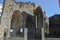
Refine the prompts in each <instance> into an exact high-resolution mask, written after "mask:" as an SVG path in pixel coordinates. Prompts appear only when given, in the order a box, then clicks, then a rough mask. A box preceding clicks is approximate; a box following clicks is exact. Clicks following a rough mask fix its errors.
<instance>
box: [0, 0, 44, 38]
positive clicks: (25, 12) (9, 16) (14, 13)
mask: <svg viewBox="0 0 60 40" xmlns="http://www.w3.org/2000/svg"><path fill="white" fill-rule="evenodd" d="M43 14H44V11H43V9H42V8H41V6H38V5H37V4H35V3H31V2H25V3H24V2H18V3H17V2H15V0H5V4H4V10H3V14H2V17H1V27H2V29H1V30H0V31H2V32H1V33H0V35H1V37H3V35H4V29H8V30H10V28H11V27H12V28H14V29H18V28H20V27H24V28H25V27H26V26H27V25H26V23H27V18H28V17H29V18H30V19H31V20H28V23H30V24H28V25H31V24H34V25H32V26H34V27H31V28H32V30H35V23H36V22H35V21H36V20H34V17H35V16H36V15H37V17H38V18H37V22H38V23H37V24H38V25H37V29H36V32H37V34H41V28H42V27H43ZM14 19H15V20H14ZM12 20H13V21H12ZM32 20H33V21H34V22H33V21H32ZM14 21H15V22H14ZM17 24H19V25H17ZM15 25H16V26H15ZM17 26H18V27H17ZM28 28H29V27H28ZM7 37H10V35H9V31H8V35H7Z"/></svg>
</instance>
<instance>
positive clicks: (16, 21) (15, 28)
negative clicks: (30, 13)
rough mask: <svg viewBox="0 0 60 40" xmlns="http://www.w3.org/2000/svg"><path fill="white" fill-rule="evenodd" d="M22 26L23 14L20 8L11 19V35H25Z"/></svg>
mask: <svg viewBox="0 0 60 40" xmlns="http://www.w3.org/2000/svg"><path fill="white" fill-rule="evenodd" d="M21 28H22V15H21V12H20V11H19V10H16V11H14V13H13V15H12V19H11V27H10V29H11V30H10V32H11V33H10V36H11V37H20V36H22V35H23V30H20V29H21Z"/></svg>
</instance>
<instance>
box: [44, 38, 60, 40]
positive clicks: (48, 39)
mask: <svg viewBox="0 0 60 40" xmlns="http://www.w3.org/2000/svg"><path fill="white" fill-rule="evenodd" d="M45 40H60V38H45Z"/></svg>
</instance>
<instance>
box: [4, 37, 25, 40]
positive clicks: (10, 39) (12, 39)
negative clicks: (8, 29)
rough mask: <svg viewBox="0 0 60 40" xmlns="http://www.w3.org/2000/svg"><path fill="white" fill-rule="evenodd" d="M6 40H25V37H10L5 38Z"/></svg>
mask: <svg viewBox="0 0 60 40" xmlns="http://www.w3.org/2000/svg"><path fill="white" fill-rule="evenodd" d="M4 40H24V38H23V37H9V38H4Z"/></svg>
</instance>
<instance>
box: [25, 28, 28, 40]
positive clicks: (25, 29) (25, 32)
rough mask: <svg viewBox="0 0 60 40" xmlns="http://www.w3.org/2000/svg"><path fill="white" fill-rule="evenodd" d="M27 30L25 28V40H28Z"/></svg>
mask: <svg viewBox="0 0 60 40" xmlns="http://www.w3.org/2000/svg"><path fill="white" fill-rule="evenodd" d="M27 30H28V29H27V28H24V40H27Z"/></svg>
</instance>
